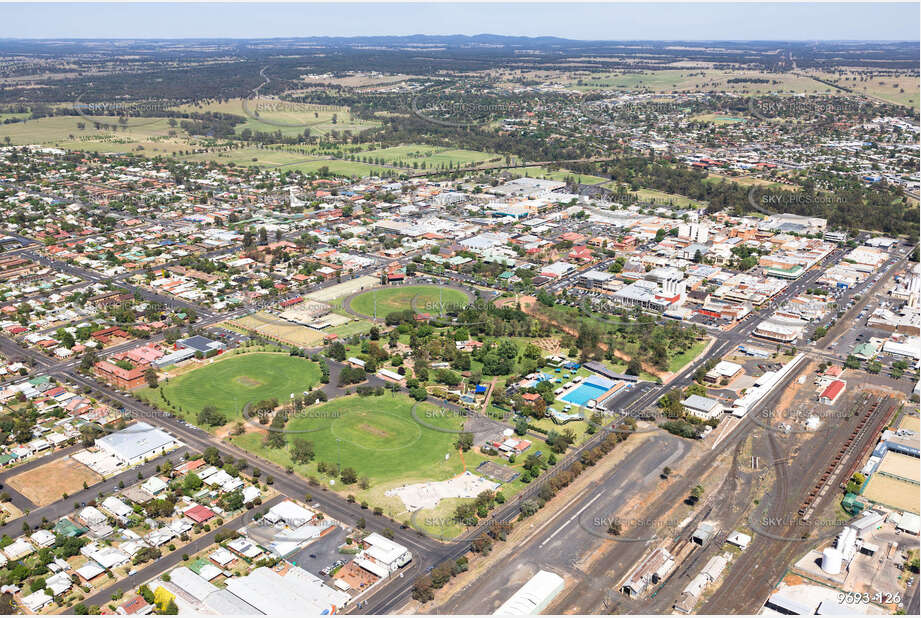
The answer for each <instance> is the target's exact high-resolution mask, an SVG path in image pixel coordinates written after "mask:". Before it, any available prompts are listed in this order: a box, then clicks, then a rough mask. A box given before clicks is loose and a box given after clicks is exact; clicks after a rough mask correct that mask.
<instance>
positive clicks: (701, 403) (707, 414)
mask: <svg viewBox="0 0 921 618" xmlns="http://www.w3.org/2000/svg"><path fill="white" fill-rule="evenodd" d="M681 405H683V406H684V409H685V410H687V412H688V414H693V415H694V416H696V417H697V418H702V419H704V420H710V419H713V418H716V417H718V416H720V415H721V414H722V413H723V406H722V404H721V403H720V402H719V401H717V400H716V399H710V398H709V397H701V396H700V395H691V396H690V397H688V398H687V399H685V400H684V401H682V402H681Z"/></svg>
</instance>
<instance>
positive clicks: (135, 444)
mask: <svg viewBox="0 0 921 618" xmlns="http://www.w3.org/2000/svg"><path fill="white" fill-rule="evenodd" d="M172 442H175V439H174V438H173V437H172V436H171V435H169V434H168V433H166V432H165V431H162V430H160V429H157V428H156V427H153V426H151V425H148V424H147V423H143V422H140V423H135V424H134V425H131V426H129V427H126V428H125V429H122V430H121V431H116V432H115V433H111V434H109V435H107V436H103V437H101V438H99V439H97V440H96V444H97V445H105V446H106V447H107V448H108V449H109V450H111V451H112V452H114V453H117V454H118V455H119V456H121V457H122V458H124V459H126V460H130V459H135V458H136V457H140V456H141V455H144V454H145V453H149V452H151V451H154V450H156V449H159V448H163V447H165V446H167V445H169V444H171V443H172Z"/></svg>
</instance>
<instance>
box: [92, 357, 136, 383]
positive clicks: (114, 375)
mask: <svg viewBox="0 0 921 618" xmlns="http://www.w3.org/2000/svg"><path fill="white" fill-rule="evenodd" d="M148 367H149V365H137V366H135V367H132V368H131V369H124V368H122V367H119V366H118V365H116V364H115V363H110V362H109V361H105V360H104V361H99V362H98V363H96V364H95V365H93V374H94V375H95V376H96V377H97V378H99V379H100V380H103V381H105V382H107V383H109V384H111V385H113V386H117V387H118V388H123V389H131V388H138V387H139V386H144V384H145V383H146V381H145V379H144V372H145V371H146V370H147V368H148Z"/></svg>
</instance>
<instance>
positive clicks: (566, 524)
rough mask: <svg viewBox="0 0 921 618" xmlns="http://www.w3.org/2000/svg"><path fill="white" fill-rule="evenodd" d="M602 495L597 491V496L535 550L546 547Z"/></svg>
mask: <svg viewBox="0 0 921 618" xmlns="http://www.w3.org/2000/svg"><path fill="white" fill-rule="evenodd" d="M603 493H604V492H601V491H599V492H598V493H597V494H595V497H594V498H592V499H591V500H589V501H588V502H587V503H586V504H585V506H583V507H582V508H581V509H579V510H578V511H577V512H576V514H575V515H573V516H572V517H570V518H569V519H567V520H566V521H565V522H564V523H563V524H562V525H561V526H560V527H559V528H557V529H556V530H555V531H554V532H553V534H551V535H550V536H549V537H547V539H546V540H544V542H543V543H541V544H540V545H538V546H537V548H538V549H540V548H542V547H543V546H544V545H546V544H547V543H549V542H550V541H552V540H553V537H555V536H556V535H557V534H559V533H560V532H562V531H563V528H565V527H566V526H568V525H569V524H571V523H572V521H573V520H574V519H575V518H577V517H578V516H579V515H581V514H582V511H584V510H585V509H587V508H588V507H590V506H591V505H592V502H594V501H595V500H597V499H598V498H600V497H601V495H602V494H603Z"/></svg>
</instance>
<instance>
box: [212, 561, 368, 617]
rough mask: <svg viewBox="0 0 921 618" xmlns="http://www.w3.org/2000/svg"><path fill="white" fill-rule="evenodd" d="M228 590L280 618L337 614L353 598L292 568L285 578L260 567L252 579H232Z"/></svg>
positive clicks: (247, 577) (315, 577)
mask: <svg viewBox="0 0 921 618" xmlns="http://www.w3.org/2000/svg"><path fill="white" fill-rule="evenodd" d="M226 589H227V590H229V591H230V592H232V593H233V594H234V595H235V596H237V597H239V598H240V599H242V600H243V601H245V602H246V603H248V604H250V605H252V606H253V607H255V608H256V609H257V610H259V611H260V612H262V613H263V614H269V615H280V616H285V615H289V614H291V613H292V612H297V613H298V614H301V615H307V616H320V615H323V614H335V613H336V612H337V611H338V610H340V609H342V608H343V607H344V606H345V605H346V604H347V603H348V602H349V601H350V600H351V598H352V597H351V596H350V595H348V594H346V593H345V592H342V591H340V590H335V589H333V588H330V587H329V586H327V585H325V584H324V583H323V580H321V579H320V578H319V577H317V576H315V575H312V574H311V573H308V572H307V571H305V570H303V569H301V568H300V567H296V566H290V567H288V570H287V571H285V573H284V575H280V574H278V573H276V572H275V571H273V570H272V569H269V568H267V567H258V568H256V569H254V570H253V571H252V572H251V573H250V574H249V575H246V576H244V577H232V578H230V579H228V580H227V588H226Z"/></svg>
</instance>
